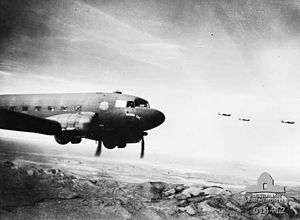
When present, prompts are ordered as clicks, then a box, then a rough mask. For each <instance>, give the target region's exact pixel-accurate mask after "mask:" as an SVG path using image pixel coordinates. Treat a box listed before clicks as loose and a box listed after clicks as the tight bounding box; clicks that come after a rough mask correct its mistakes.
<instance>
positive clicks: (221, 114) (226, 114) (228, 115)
mask: <svg viewBox="0 0 300 220" xmlns="http://www.w3.org/2000/svg"><path fill="white" fill-rule="evenodd" d="M218 115H220V116H226V117H230V116H231V114H228V113H220V112H218Z"/></svg>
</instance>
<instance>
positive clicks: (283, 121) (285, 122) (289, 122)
mask: <svg viewBox="0 0 300 220" xmlns="http://www.w3.org/2000/svg"><path fill="white" fill-rule="evenodd" d="M281 123H283V124H292V125H293V124H295V122H294V121H285V120H281Z"/></svg>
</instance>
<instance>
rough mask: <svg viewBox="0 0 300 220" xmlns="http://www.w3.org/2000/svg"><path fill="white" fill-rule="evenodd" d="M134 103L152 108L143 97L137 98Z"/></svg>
mask: <svg viewBox="0 0 300 220" xmlns="http://www.w3.org/2000/svg"><path fill="white" fill-rule="evenodd" d="M134 104H135V107H144V108H150V105H149V103H148V102H147V101H146V100H144V99H141V98H136V99H135V100H134Z"/></svg>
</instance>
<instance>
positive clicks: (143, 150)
mask: <svg viewBox="0 0 300 220" xmlns="http://www.w3.org/2000/svg"><path fill="white" fill-rule="evenodd" d="M144 153H145V140H144V136H143V137H142V142H141V156H140V158H141V159H142V158H144Z"/></svg>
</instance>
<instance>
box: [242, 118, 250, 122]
mask: <svg viewBox="0 0 300 220" xmlns="http://www.w3.org/2000/svg"><path fill="white" fill-rule="evenodd" d="M239 121H250V119H249V118H239Z"/></svg>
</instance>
